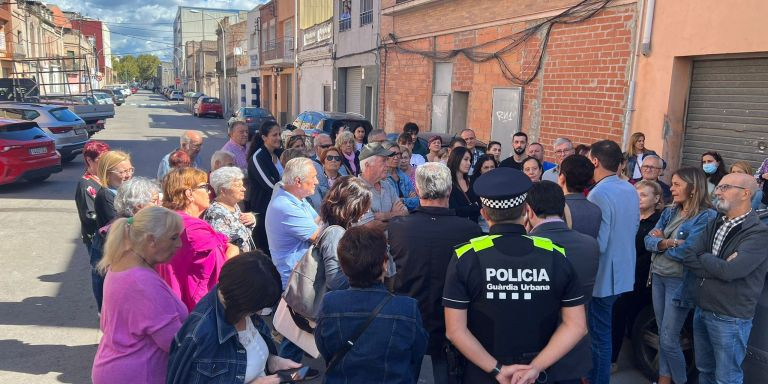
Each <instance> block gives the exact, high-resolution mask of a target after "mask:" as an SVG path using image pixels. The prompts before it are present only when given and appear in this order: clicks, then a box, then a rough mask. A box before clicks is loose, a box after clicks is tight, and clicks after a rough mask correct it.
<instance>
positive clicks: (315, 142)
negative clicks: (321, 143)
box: [312, 133, 333, 147]
mask: <svg viewBox="0 0 768 384" xmlns="http://www.w3.org/2000/svg"><path fill="white" fill-rule="evenodd" d="M321 137H327V138H328V140H330V141H331V145H333V140H331V135H329V134H327V133H320V134H318V135H317V136H315V138H314V141H313V142H312V145H314V146H315V147H317V139H319V138H321Z"/></svg>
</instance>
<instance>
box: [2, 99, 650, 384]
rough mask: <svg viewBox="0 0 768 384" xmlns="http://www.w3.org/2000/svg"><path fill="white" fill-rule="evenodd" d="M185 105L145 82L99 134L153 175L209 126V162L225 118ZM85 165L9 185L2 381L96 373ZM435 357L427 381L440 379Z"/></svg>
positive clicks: (618, 379) (620, 377)
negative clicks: (80, 184)
mask: <svg viewBox="0 0 768 384" xmlns="http://www.w3.org/2000/svg"><path fill="white" fill-rule="evenodd" d="M183 108H184V106H183V103H177V102H168V101H166V100H165V98H163V97H162V96H160V95H157V94H151V93H149V92H148V91H141V92H139V93H138V94H136V95H133V96H131V97H129V98H128V100H127V101H126V104H124V105H123V106H121V107H118V108H117V113H116V117H115V118H114V119H111V120H109V121H108V123H107V128H106V129H105V130H104V131H102V132H100V133H98V134H96V135H95V136H94V139H96V140H103V141H106V142H107V143H109V145H110V146H111V148H112V149H122V150H125V151H127V152H129V153H131V155H132V162H133V166H134V167H135V168H136V175H137V176H144V177H149V178H153V177H154V176H155V174H156V171H157V164H158V162H159V161H160V159H161V157H162V156H164V155H165V154H166V153H168V152H170V151H171V150H173V149H174V148H176V147H177V146H178V138H179V135H180V134H181V132H183V130H186V129H197V130H200V131H202V132H203V133H204V136H205V142H204V144H203V148H202V152H201V155H200V159H201V161H200V164H201V166H203V167H205V168H208V166H209V165H208V163H207V162H208V160H209V159H210V156H211V154H212V153H213V152H214V151H215V150H217V149H219V148H220V147H221V146H222V145H223V144H224V143H225V141H226V120H222V119H209V118H194V117H192V115H191V114H190V113H188V112H186V111H185V110H184V109H183ZM83 169H84V163H83V160H82V156H78V157H77V159H76V160H75V161H73V162H71V163H69V164H66V165H65V166H64V171H63V172H61V173H58V174H54V175H52V176H51V178H50V179H49V180H47V181H45V182H43V183H40V184H37V185H35V184H30V183H22V184H17V185H10V186H4V187H0V201H1V203H0V222H1V223H2V226H0V237H1V238H2V239H4V241H3V242H2V243H0V257H2V262H3V265H4V267H5V269H6V270H7V271H8V272H6V277H5V278H4V279H2V280H1V281H0V383H4V384H10V383H30V382H34V383H41V384H43V383H88V382H90V373H91V363H92V361H93V357H94V355H95V353H96V348H97V345H98V342H99V337H100V333H99V330H98V328H99V323H98V317H97V314H96V305H95V301H94V299H93V295H92V293H91V286H90V275H89V273H90V270H89V264H88V257H87V253H86V250H85V248H84V246H83V244H82V242H81V241H80V238H79V232H80V223H79V220H78V218H77V211H76V208H75V203H74V200H73V197H74V191H75V186H76V184H77V181H78V179H79V177H80V175H81V174H82V172H83ZM625 345H628V343H626V344H625ZM629 349H630V348H629V347H625V348H624V350H623V354H622V359H621V361H620V369H621V370H620V372H618V373H616V374H615V375H614V380H613V382H614V383H618V384H645V383H648V380H647V379H645V378H644V377H642V376H641V375H640V373H639V372H637V371H635V370H632V369H631V363H630V358H629V356H628V355H629V353H628V350H629ZM318 365H321V363H319V362H315V363H313V366H315V367H317V366H318ZM427 367H429V365H427V364H425V367H424V368H423V369H422V380H420V382H421V383H432V382H433V381H432V380H431V372H429V370H428V369H426V368H427Z"/></svg>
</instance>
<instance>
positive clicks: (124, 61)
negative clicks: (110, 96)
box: [112, 55, 139, 83]
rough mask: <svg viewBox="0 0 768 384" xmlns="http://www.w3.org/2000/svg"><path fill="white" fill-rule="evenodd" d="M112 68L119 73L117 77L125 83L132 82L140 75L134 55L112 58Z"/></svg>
mask: <svg viewBox="0 0 768 384" xmlns="http://www.w3.org/2000/svg"><path fill="white" fill-rule="evenodd" d="M112 70H113V71H114V72H115V73H116V74H117V78H118V79H119V80H120V81H121V82H123V83H129V82H132V81H133V80H134V79H136V78H138V77H139V65H138V63H137V60H136V58H135V57H133V56H130V55H128V56H123V57H120V58H116V57H113V58H112Z"/></svg>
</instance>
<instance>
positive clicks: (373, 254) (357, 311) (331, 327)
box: [315, 226, 429, 384]
mask: <svg viewBox="0 0 768 384" xmlns="http://www.w3.org/2000/svg"><path fill="white" fill-rule="evenodd" d="M338 248H339V250H338V257H339V262H340V263H341V269H342V271H343V272H344V275H346V276H347V278H348V279H349V285H350V289H345V290H340V291H332V292H328V293H327V294H326V295H325V297H324V298H323V302H322V305H321V309H320V315H319V319H318V323H317V327H316V328H315V342H316V343H317V348H318V350H319V351H320V353H321V354H322V355H323V357H324V358H325V361H326V362H328V367H327V370H326V372H325V383H328V384H334V383H374V382H376V383H379V382H381V383H383V382H387V383H416V382H417V381H418V378H419V371H420V368H421V360H422V358H423V357H424V353H425V352H426V349H427V339H428V337H429V336H428V334H427V332H426V331H425V330H424V326H423V325H422V320H421V314H420V312H419V307H418V302H417V301H416V300H415V299H413V298H410V297H407V296H393V295H392V294H390V293H389V292H388V291H387V288H386V287H385V286H384V284H383V280H384V275H385V273H386V270H387V264H388V259H387V238H386V235H385V234H384V232H383V231H382V230H381V229H377V228H374V227H369V226H359V227H353V228H350V229H348V230H347V232H346V233H345V234H344V236H343V237H342V238H341V240H340V241H339V245H338ZM376 308H378V309H379V311H378V313H376V312H375V309H376ZM371 315H373V316H374V318H373V319H372V321H370V322H369V323H368V325H367V328H366V330H365V331H364V332H363V333H362V334H361V335H360V337H358V338H357V340H355V342H354V344H355V347H354V348H352V349H350V350H348V351H347V353H345V354H343V356H337V357H335V358H334V356H336V355H337V353H338V352H339V350H342V348H344V346H343V345H344V344H345V342H344V340H350V339H351V338H354V337H355V333H356V330H357V329H358V328H359V327H360V326H361V325H363V324H365V323H366V322H367V320H368V318H369V316H371ZM384 361H386V362H387V363H386V364H383V363H382V362H384Z"/></svg>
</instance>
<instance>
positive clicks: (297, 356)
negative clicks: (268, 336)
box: [277, 338, 304, 363]
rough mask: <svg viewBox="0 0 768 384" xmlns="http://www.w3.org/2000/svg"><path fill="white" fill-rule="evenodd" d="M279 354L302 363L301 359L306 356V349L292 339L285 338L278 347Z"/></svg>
mask: <svg viewBox="0 0 768 384" xmlns="http://www.w3.org/2000/svg"><path fill="white" fill-rule="evenodd" d="M277 355H278V356H280V357H283V358H286V359H290V360H293V361H295V362H297V363H301V360H302V359H303V358H304V350H303V349H301V348H299V346H298V345H296V344H294V343H292V342H291V341H290V340H288V339H286V338H283V341H282V342H281V343H280V345H279V346H278V347H277Z"/></svg>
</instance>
